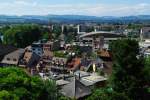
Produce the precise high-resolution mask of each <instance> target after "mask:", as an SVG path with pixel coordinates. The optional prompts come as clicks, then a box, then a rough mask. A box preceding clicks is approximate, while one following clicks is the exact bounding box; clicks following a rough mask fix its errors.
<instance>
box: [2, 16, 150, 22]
mask: <svg viewBox="0 0 150 100" xmlns="http://www.w3.org/2000/svg"><path fill="white" fill-rule="evenodd" d="M49 22H53V23H84V22H96V23H150V15H138V16H124V17H114V16H102V17H96V16H85V15H46V16H38V15H26V16H6V15H0V24H5V23H39V24H47V23H49Z"/></svg>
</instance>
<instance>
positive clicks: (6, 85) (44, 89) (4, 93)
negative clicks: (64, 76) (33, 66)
mask: <svg viewBox="0 0 150 100" xmlns="http://www.w3.org/2000/svg"><path fill="white" fill-rule="evenodd" d="M1 98H6V100H7V98H8V100H42V99H43V100H56V99H57V89H56V85H55V82H54V81H52V80H46V81H43V80H42V79H41V78H39V77H31V76H29V75H28V74H26V73H25V72H24V70H22V69H20V68H16V67H8V68H0V99H1ZM10 98H11V99H10ZM2 100H5V99H2Z"/></svg>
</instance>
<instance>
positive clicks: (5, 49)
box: [0, 44, 17, 61]
mask: <svg viewBox="0 0 150 100" xmlns="http://www.w3.org/2000/svg"><path fill="white" fill-rule="evenodd" d="M15 50H17V48H16V47H14V46H11V45H4V44H0V61H1V60H2V59H3V58H4V56H5V55H7V54H9V53H11V52H13V51H15Z"/></svg>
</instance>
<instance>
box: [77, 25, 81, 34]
mask: <svg viewBox="0 0 150 100" xmlns="http://www.w3.org/2000/svg"><path fill="white" fill-rule="evenodd" d="M77 33H78V34H79V33H80V25H78V26H77Z"/></svg>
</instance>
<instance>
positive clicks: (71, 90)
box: [61, 79, 91, 99]
mask: <svg viewBox="0 0 150 100" xmlns="http://www.w3.org/2000/svg"><path fill="white" fill-rule="evenodd" d="M61 93H62V94H63V95H65V96H67V97H70V98H75V99H79V98H82V97H84V96H87V95H90V94H91V89H90V88H89V87H86V86H85V85H83V84H82V83H81V82H80V81H79V80H77V79H73V81H72V82H70V83H69V84H67V85H65V86H64V87H62V90H61Z"/></svg>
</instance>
